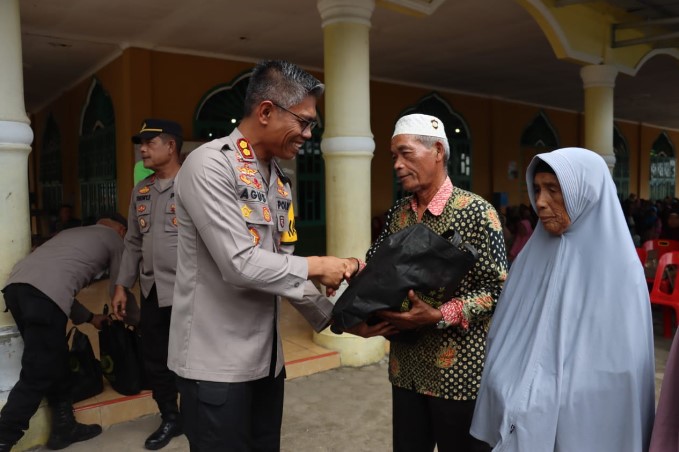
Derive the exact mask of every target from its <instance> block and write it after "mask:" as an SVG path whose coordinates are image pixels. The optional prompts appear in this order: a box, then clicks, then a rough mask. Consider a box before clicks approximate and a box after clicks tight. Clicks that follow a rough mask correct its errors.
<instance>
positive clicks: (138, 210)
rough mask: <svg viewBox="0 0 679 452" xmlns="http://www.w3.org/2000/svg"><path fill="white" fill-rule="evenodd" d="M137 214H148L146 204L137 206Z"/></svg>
mask: <svg viewBox="0 0 679 452" xmlns="http://www.w3.org/2000/svg"><path fill="white" fill-rule="evenodd" d="M137 212H138V213H144V212H146V206H145V205H144V204H140V205H138V206H137Z"/></svg>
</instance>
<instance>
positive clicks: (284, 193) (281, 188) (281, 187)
mask: <svg viewBox="0 0 679 452" xmlns="http://www.w3.org/2000/svg"><path fill="white" fill-rule="evenodd" d="M276 184H277V185H278V193H280V194H281V196H288V192H287V191H285V184H283V181H282V180H281V178H280V177H279V178H278V179H276Z"/></svg>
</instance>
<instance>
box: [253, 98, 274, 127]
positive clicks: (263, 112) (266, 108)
mask: <svg viewBox="0 0 679 452" xmlns="http://www.w3.org/2000/svg"><path fill="white" fill-rule="evenodd" d="M273 108H274V105H273V103H272V102H271V101H270V100H265V101H262V102H261V103H260V104H259V105H258V106H257V119H259V122H260V124H262V125H268V124H269V121H271V115H272V113H273Z"/></svg>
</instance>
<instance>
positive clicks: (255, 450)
mask: <svg viewBox="0 0 679 452" xmlns="http://www.w3.org/2000/svg"><path fill="white" fill-rule="evenodd" d="M283 383H284V372H281V373H280V375H278V377H275V378H273V377H266V378H262V379H260V380H255V381H247V382H243V383H217V382H211V381H199V380H187V379H184V378H178V380H177V385H178V386H179V392H180V394H181V414H182V419H183V421H184V432H185V433H186V437H187V438H188V439H189V444H190V446H191V452H223V451H229V452H278V451H279V450H280V448H281V421H282V419H283V392H284V387H283Z"/></svg>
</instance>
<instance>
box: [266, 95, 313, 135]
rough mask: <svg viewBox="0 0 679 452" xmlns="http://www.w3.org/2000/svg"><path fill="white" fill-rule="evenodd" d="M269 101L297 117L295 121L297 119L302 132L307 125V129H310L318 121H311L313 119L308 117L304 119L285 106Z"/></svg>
mask: <svg viewBox="0 0 679 452" xmlns="http://www.w3.org/2000/svg"><path fill="white" fill-rule="evenodd" d="M271 103H272V104H274V105H275V106H276V107H278V108H280V109H281V110H285V111H287V112H288V113H290V114H291V115H292V116H294V117H295V118H297V121H299V125H300V126H302V132H304V131H305V130H306V129H307V127H308V128H309V131H312V130H314V128H315V127H316V126H317V125H318V121H313V120H310V119H304V118H302V117H301V116H300V115H298V114H296V113H293V112H291V111H290V110H288V109H287V108H285V107H282V106H280V105H278V104H277V103H276V102H274V101H271Z"/></svg>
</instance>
